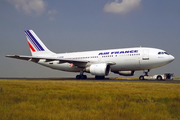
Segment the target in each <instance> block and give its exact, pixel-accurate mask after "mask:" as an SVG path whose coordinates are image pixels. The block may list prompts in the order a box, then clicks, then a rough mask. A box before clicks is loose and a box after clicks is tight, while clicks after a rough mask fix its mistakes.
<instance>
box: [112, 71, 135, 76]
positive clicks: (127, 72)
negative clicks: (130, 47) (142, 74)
mask: <svg viewBox="0 0 180 120" xmlns="http://www.w3.org/2000/svg"><path fill="white" fill-rule="evenodd" d="M134 72H135V71H118V72H115V73H117V74H119V75H123V76H133V75H134Z"/></svg>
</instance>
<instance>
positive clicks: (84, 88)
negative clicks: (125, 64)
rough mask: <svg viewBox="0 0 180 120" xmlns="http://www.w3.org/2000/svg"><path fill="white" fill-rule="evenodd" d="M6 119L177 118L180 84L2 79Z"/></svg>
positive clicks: (1, 119)
mask: <svg viewBox="0 0 180 120" xmlns="http://www.w3.org/2000/svg"><path fill="white" fill-rule="evenodd" d="M1 88H2V89H1ZM7 119H8V120H14V119H16V120H22V119H23V120H24V119H25V120H32V119H33V120H36V119H37V120H40V119H42V120H49V119H51V120H54V119H55V120H57V119H62V120H76V119H82V120H94V119H95V120H96V119H98V120H99V119H103V120H104V119H105V120H120V119H127V120H139V119H144V120H154V119H156V120H161V119H163V120H171V119H172V120H178V119H180V84H175V83H151V82H150V83H149V82H108V81H48V80H44V81H43V80H37V81H36V80H31V81H28V80H0V120H7Z"/></svg>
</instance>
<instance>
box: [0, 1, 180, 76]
mask: <svg viewBox="0 0 180 120" xmlns="http://www.w3.org/2000/svg"><path fill="white" fill-rule="evenodd" d="M179 6H180V0H86V1H84V0H72V1H68V0H0V16H1V17H0V77H68V76H70V77H73V76H75V75H77V74H79V73H70V72H63V71H58V70H52V69H50V68H46V67H43V66H40V65H38V64H35V63H32V62H28V61H22V60H16V59H11V58H6V57H5V55H15V54H16V55H31V53H30V50H29V47H28V44H27V40H26V37H25V34H24V31H25V30H28V29H32V30H34V32H35V33H36V34H37V35H38V36H39V38H40V39H41V40H42V41H43V42H44V44H45V45H46V46H47V47H48V48H49V49H50V50H51V51H53V52H56V53H63V52H76V51H89V50H101V49H113V48H126V47H139V46H142V47H153V48H160V49H163V50H165V51H167V52H168V53H169V54H172V55H173V56H174V57H175V61H173V62H172V63H170V64H168V65H166V66H163V67H160V68H156V69H152V70H151V71H150V73H149V74H150V75H151V74H152V75H153V74H163V73H165V72H172V73H174V74H175V77H180V64H179V61H180V54H179V51H180V50H179V49H180V48H179V46H180V7H179ZM140 74H143V71H138V72H136V73H135V77H138V76H139V75H140ZM87 75H88V76H90V74H87ZM109 76H110V77H119V76H118V75H114V74H113V73H110V75H109Z"/></svg>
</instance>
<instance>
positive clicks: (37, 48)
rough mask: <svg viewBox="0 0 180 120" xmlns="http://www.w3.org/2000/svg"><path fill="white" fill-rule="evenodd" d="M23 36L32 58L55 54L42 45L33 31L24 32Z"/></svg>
mask: <svg viewBox="0 0 180 120" xmlns="http://www.w3.org/2000/svg"><path fill="white" fill-rule="evenodd" d="M25 34H26V38H27V42H28V44H29V48H30V51H31V54H32V56H40V55H46V54H47V55H49V54H55V53H53V52H51V51H50V50H49V49H48V48H47V47H46V46H45V45H44V44H43V42H42V41H41V40H40V39H39V37H38V36H37V35H36V34H35V33H34V31H33V30H26V31H25Z"/></svg>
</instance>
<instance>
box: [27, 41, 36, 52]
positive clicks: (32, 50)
mask: <svg viewBox="0 0 180 120" xmlns="http://www.w3.org/2000/svg"><path fill="white" fill-rule="evenodd" d="M28 44H29V47H30V48H31V50H32V51H33V52H35V51H36V50H35V49H34V48H33V46H32V45H31V44H30V43H29V42H28Z"/></svg>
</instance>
